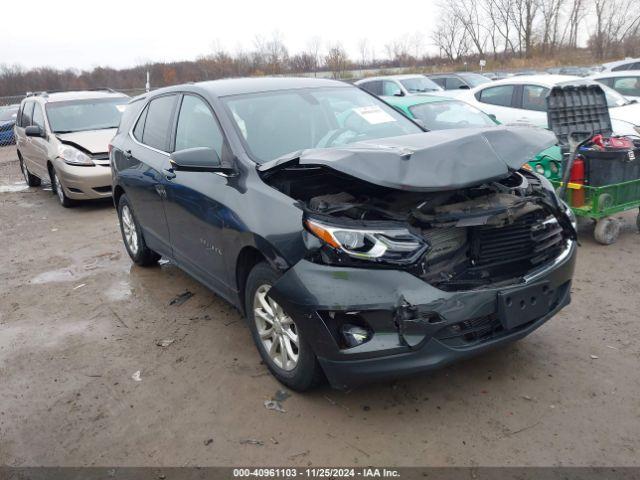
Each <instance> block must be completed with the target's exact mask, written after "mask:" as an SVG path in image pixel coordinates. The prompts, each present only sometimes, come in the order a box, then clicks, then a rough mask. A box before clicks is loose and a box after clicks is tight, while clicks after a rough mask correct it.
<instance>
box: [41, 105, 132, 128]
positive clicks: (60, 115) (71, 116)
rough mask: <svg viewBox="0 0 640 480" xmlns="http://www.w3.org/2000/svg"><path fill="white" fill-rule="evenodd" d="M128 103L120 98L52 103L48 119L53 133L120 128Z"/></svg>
mask: <svg viewBox="0 0 640 480" xmlns="http://www.w3.org/2000/svg"><path fill="white" fill-rule="evenodd" d="M128 101H129V98H128V97H120V98H106V99H102V98H101V99H91V100H71V101H68V102H52V103H48V104H47V117H48V118H49V125H50V126H51V130H52V131H53V133H72V132H83V131H86V130H104V129H107V128H118V125H119V124H120V117H121V116H122V112H124V110H125V108H126V107H127V103H128Z"/></svg>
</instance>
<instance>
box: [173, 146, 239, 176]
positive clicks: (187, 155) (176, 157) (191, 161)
mask: <svg viewBox="0 0 640 480" xmlns="http://www.w3.org/2000/svg"><path fill="white" fill-rule="evenodd" d="M169 161H170V162H171V166H172V167H173V168H174V169H175V170H178V171H185V172H230V171H231V170H232V169H231V168H230V167H225V166H223V165H222V161H221V160H220V157H219V156H218V152H216V151H215V150H214V149H213V148H209V147H198V148H188V149H186V150H180V151H178V152H173V153H172V154H171V156H170V157H169Z"/></svg>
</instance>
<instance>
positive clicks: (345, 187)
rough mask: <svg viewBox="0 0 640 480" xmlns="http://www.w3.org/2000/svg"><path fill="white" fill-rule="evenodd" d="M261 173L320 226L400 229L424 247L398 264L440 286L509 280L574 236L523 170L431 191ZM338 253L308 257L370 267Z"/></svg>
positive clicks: (293, 170) (318, 171)
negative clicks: (416, 255) (416, 256)
mask: <svg viewBox="0 0 640 480" xmlns="http://www.w3.org/2000/svg"><path fill="white" fill-rule="evenodd" d="M263 178H264V179H265V181H266V182H267V183H268V184H270V185H271V186H272V187H274V188H276V189H278V190H279V191H281V192H282V193H284V194H286V195H288V196H290V197H291V198H293V199H295V200H297V201H298V202H299V205H300V207H301V208H302V209H303V210H304V212H305V215H307V216H309V217H311V218H314V219H319V220H320V221H323V222H327V223H328V224H332V225H340V226H343V227H350V228H359V227H368V228H371V227H375V228H385V227H386V226H393V225H402V226H404V227H406V228H407V229H408V230H409V231H410V232H411V233H412V234H414V235H416V236H418V237H420V238H421V239H423V240H424V241H425V242H426V244H428V248H427V249H426V250H425V252H424V254H423V255H421V256H420V258H419V259H417V260H416V261H413V262H412V263H411V264H407V265H403V266H402V268H404V269H406V270H408V271H410V272H411V273H413V274H415V275H417V276H419V277H420V278H423V279H424V280H425V281H427V282H428V283H430V284H432V285H434V286H437V287H438V288H441V289H445V290H461V289H473V288H481V287H483V286H486V285H488V284H492V285H493V284H501V283H510V282H513V281H514V279H516V278H518V277H522V276H523V275H525V274H526V273H527V272H529V271H531V270H532V269H535V268H536V267H538V266H540V265H543V264H544V263H545V262H548V261H550V260H551V259H553V258H555V257H556V256H557V255H558V254H559V253H560V252H561V251H562V249H563V248H564V246H566V240H567V239H569V238H574V235H575V231H574V230H573V227H572V226H571V222H570V221H569V220H568V218H567V217H566V215H565V214H564V213H563V211H562V208H561V207H560V205H559V204H558V203H557V201H556V199H555V195H553V193H552V192H549V191H548V190H547V189H546V188H544V186H543V185H542V183H541V180H540V179H539V178H538V177H537V176H536V175H535V174H533V173H531V172H529V171H527V170H519V171H515V172H511V173H510V174H509V175H508V176H506V177H505V178H501V179H499V180H494V181H488V182H486V183H482V184H480V185H477V186H473V187H469V188H464V189H457V190H449V191H435V192H415V191H404V190H398V189H392V188H386V187H381V186H378V185H373V184H370V183H368V182H365V181H362V180H359V179H357V178H355V177H351V176H348V175H345V174H342V173H340V172H336V171H333V170H332V169H330V168H327V167H325V166H317V167H314V166H304V167H300V166H298V167H288V168H284V169H281V170H278V171H276V172H272V173H271V174H270V175H268V176H265V177H263ZM343 253H344V252H340V251H336V249H331V248H324V247H323V248H320V249H318V251H317V252H315V253H314V254H313V255H312V259H315V260H317V261H322V262H324V263H338V264H343V265H350V264H353V265H356V266H359V265H358V264H359V263H360V266H369V267H371V264H370V262H369V263H368V265H367V264H362V262H365V261H366V260H358V259H353V258H349V256H347V255H344V254H343ZM385 267H387V266H386V265H384V264H383V263H379V264H377V265H376V268H385ZM394 268H398V265H397V264H396V265H394Z"/></svg>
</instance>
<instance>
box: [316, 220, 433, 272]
mask: <svg viewBox="0 0 640 480" xmlns="http://www.w3.org/2000/svg"><path fill="white" fill-rule="evenodd" d="M305 226H306V227H307V230H308V231H309V232H311V233H312V234H313V235H314V236H315V237H317V238H318V239H320V241H321V242H322V244H323V246H328V247H330V250H332V252H333V253H334V254H335V258H334V260H335V261H336V262H337V263H340V262H341V261H343V260H344V259H345V258H346V259H351V260H355V261H358V260H362V261H368V262H378V263H387V264H392V265H398V264H402V265H407V264H411V263H413V262H415V261H416V260H418V259H419V258H420V257H421V256H422V255H423V254H424V253H425V252H426V251H427V250H428V248H429V245H428V244H427V242H426V241H425V240H424V239H423V238H422V237H419V236H417V235H415V234H413V233H411V232H410V231H409V230H408V229H406V228H400V227H399V228H385V229H375V228H371V229H369V228H350V227H341V226H334V225H328V224H326V223H323V222H319V221H317V220H311V219H306V220H305Z"/></svg>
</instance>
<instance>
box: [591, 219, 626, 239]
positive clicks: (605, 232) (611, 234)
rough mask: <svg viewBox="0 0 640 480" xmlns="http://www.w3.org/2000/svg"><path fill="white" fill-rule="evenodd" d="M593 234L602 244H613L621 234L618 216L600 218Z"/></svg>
mask: <svg viewBox="0 0 640 480" xmlns="http://www.w3.org/2000/svg"><path fill="white" fill-rule="evenodd" d="M593 236H594V238H595V239H596V241H597V242H598V243H601V244H602V245H611V244H613V243H615V242H616V240H618V237H619V236H620V222H619V221H618V219H617V218H613V217H604V218H601V219H600V220H598V223H596V228H595V230H594V232H593Z"/></svg>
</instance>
